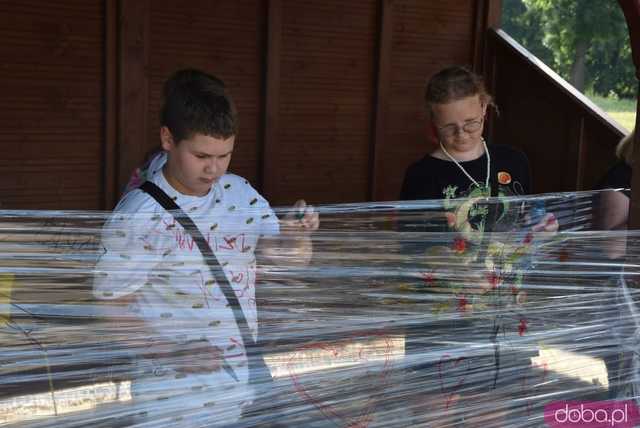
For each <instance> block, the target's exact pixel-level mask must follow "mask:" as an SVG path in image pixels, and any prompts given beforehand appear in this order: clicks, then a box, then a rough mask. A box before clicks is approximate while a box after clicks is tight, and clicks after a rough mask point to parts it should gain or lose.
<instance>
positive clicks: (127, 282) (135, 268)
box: [94, 154, 279, 383]
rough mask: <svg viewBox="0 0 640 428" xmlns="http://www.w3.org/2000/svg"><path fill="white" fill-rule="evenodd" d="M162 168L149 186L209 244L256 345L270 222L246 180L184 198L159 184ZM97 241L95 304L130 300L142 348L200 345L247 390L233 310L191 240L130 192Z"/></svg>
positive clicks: (157, 164)
mask: <svg viewBox="0 0 640 428" xmlns="http://www.w3.org/2000/svg"><path fill="white" fill-rule="evenodd" d="M165 162H166V154H162V155H160V156H158V157H156V158H155V159H154V160H153V161H152V163H151V165H150V166H149V177H150V180H151V181H152V182H153V183H155V184H156V185H157V186H159V187H160V188H161V189H162V190H164V191H165V192H166V193H167V194H168V195H169V196H170V197H172V198H174V200H175V201H176V203H177V204H178V205H179V206H180V207H181V208H182V209H183V210H184V211H185V212H186V213H187V214H188V215H189V216H190V217H191V218H192V220H193V222H194V223H195V224H196V226H197V227H198V228H199V229H200V231H201V232H202V235H203V236H204V237H205V239H207V241H208V242H209V245H210V246H211V248H212V250H213V252H214V253H215V255H216V257H217V258H218V261H219V262H220V264H221V265H222V268H223V270H224V273H225V275H226V276H227V278H228V280H229V283H230V284H231V286H232V288H233V290H234V291H235V293H236V296H237V298H238V301H239V302H240V305H241V306H242V309H243V311H244V314H245V317H246V319H247V322H248V325H249V328H250V330H251V333H252V334H253V337H254V340H255V339H256V338H257V312H256V301H255V279H256V278H255V275H256V259H255V248H256V245H257V244H258V240H259V238H260V236H261V235H275V234H278V233H279V223H278V219H277V217H276V216H275V214H274V212H273V210H272V209H271V207H270V206H269V203H268V202H267V201H266V200H265V199H264V198H263V197H262V196H261V195H260V194H259V193H258V192H257V191H256V190H255V189H253V187H251V185H250V184H249V183H248V182H247V181H246V180H245V179H243V178H242V177H239V176H237V175H233V174H225V175H224V176H223V177H221V178H220V180H218V182H217V183H215V184H214V185H213V186H212V188H211V191H210V192H209V193H208V194H207V195H205V196H202V197H197V196H187V195H183V194H181V193H179V192H177V191H176V190H175V189H174V188H173V187H171V185H170V184H169V183H168V182H167V181H166V179H165V177H164V174H163V173H162V166H163V165H164V163H165ZM102 240H103V245H104V247H105V249H106V252H105V254H104V255H103V256H102V257H101V258H100V260H99V262H98V265H97V267H96V276H95V280H94V295H95V297H96V298H98V299H117V298H120V297H123V296H126V295H129V294H131V293H134V292H135V293H136V294H135V299H134V302H133V303H132V304H131V305H130V307H129V309H130V311H131V312H133V313H136V314H137V315H138V316H139V317H140V318H141V319H142V320H144V321H145V328H147V329H149V333H150V336H151V338H150V340H149V344H148V346H153V341H155V340H158V341H164V340H168V341H171V342H177V343H184V342H186V341H192V340H200V339H206V340H208V341H209V342H210V343H211V344H212V345H214V346H217V347H219V348H221V349H222V350H224V357H225V359H226V360H227V361H228V362H229V363H230V365H231V367H232V368H233V370H234V371H235V373H236V375H237V376H238V378H239V379H240V382H241V383H246V381H247V378H248V373H247V361H246V355H245V352H244V344H243V342H242V337H241V335H240V332H239V330H238V327H237V325H236V321H235V318H234V315H233V312H232V309H231V308H230V307H229V306H228V304H227V300H226V298H225V297H224V294H223V293H222V291H221V289H220V288H219V287H218V285H217V284H216V282H215V280H214V279H213V277H212V276H211V273H210V271H209V268H208V266H207V264H206V263H205V262H204V260H203V258H202V255H201V253H200V251H199V249H198V246H197V245H196V244H195V242H194V241H193V238H192V237H191V235H190V234H189V233H187V232H185V231H184V229H183V228H182V226H180V224H179V223H177V222H176V221H175V219H174V218H173V216H172V215H171V214H170V213H168V212H167V211H166V210H165V209H164V208H162V207H161V206H160V205H159V204H158V203H157V202H156V201H155V200H154V199H153V198H152V197H151V196H149V195H148V194H146V193H145V192H143V191H142V190H139V189H135V190H132V191H130V192H129V193H127V194H126V195H125V196H124V197H123V198H122V200H121V201H120V202H119V203H118V206H117V207H116V209H115V211H114V213H113V215H112V216H111V218H110V219H109V220H108V222H107V223H106V224H105V226H104V229H103V237H102ZM142 336H144V334H143V335H141V337H142ZM219 375H220V376H223V377H225V376H226V377H228V378H225V379H222V378H221V379H219V380H220V381H224V382H227V381H230V380H231V376H229V375H228V374H227V373H226V372H225V371H224V370H221V371H220V372H219ZM233 382H235V380H233Z"/></svg>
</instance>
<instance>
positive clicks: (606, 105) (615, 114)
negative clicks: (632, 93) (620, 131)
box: [586, 93, 636, 131]
mask: <svg viewBox="0 0 640 428" xmlns="http://www.w3.org/2000/svg"><path fill="white" fill-rule="evenodd" d="M586 95H587V97H589V99H590V100H591V101H593V102H594V103H595V104H596V105H597V106H598V107H600V108H601V109H602V110H604V111H605V112H607V114H608V115H609V116H611V118H612V119H613V120H615V121H616V122H618V123H619V124H620V125H622V126H623V127H624V128H626V129H627V130H628V131H631V130H632V129H633V127H634V125H635V123H636V100H634V99H617V98H613V97H603V96H600V95H595V94H593V93H588V94H586Z"/></svg>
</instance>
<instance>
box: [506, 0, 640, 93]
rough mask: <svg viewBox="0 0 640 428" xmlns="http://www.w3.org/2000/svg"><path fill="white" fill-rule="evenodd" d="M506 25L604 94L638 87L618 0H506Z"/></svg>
mask: <svg viewBox="0 0 640 428" xmlns="http://www.w3.org/2000/svg"><path fill="white" fill-rule="evenodd" d="M502 22H503V28H504V30H505V31H506V32H508V33H509V34H510V35H511V36H512V37H514V39H516V40H517V41H518V42H519V43H521V44H522V45H523V46H524V47H525V48H527V49H528V50H529V51H531V52H532V53H533V54H534V55H536V56H537V57H538V58H540V59H541V60H542V61H543V62H545V63H546V64H547V65H549V66H550V67H551V68H553V69H554V70H555V71H556V72H558V73H559V74H560V75H561V76H562V77H564V78H565V79H566V80H568V81H569V82H571V83H573V84H574V85H576V86H578V87H579V86H581V82H579V73H580V72H582V73H583V74H584V76H585V81H584V87H583V88H580V87H579V89H587V90H591V91H593V92H595V93H597V94H601V95H604V96H609V95H615V96H617V97H620V98H628V97H634V96H635V94H636V90H637V81H636V78H635V69H634V66H633V62H632V59H631V49H630V44H629V34H628V30H627V24H626V21H625V19H624V15H623V14H622V10H621V9H620V7H619V5H618V2H617V1H615V0H503V11H502Z"/></svg>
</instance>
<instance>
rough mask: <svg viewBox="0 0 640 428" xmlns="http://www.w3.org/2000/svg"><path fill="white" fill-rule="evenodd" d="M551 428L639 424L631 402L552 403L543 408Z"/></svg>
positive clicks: (628, 427)
mask: <svg viewBox="0 0 640 428" xmlns="http://www.w3.org/2000/svg"><path fill="white" fill-rule="evenodd" d="M544 421H545V422H546V424H547V426H549V427H552V428H578V427H580V428H605V427H607V428H632V427H634V426H636V425H637V424H638V423H640V411H639V409H638V407H637V406H636V404H635V402H633V401H554V402H553V403H550V404H547V405H546V406H545V407H544Z"/></svg>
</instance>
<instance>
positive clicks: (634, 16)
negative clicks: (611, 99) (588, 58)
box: [618, 0, 640, 229]
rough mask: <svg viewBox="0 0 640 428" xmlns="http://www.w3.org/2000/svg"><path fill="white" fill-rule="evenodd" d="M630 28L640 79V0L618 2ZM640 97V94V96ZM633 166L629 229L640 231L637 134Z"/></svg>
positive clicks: (638, 108) (639, 112)
mask: <svg viewBox="0 0 640 428" xmlns="http://www.w3.org/2000/svg"><path fill="white" fill-rule="evenodd" d="M618 3H619V4H620V7H621V8H622V11H623V12H624V16H625V18H626V19H627V26H628V27H629V38H630V40H631V55H632V57H633V63H634V65H635V67H636V77H637V78H638V79H640V0H618ZM638 96H640V93H639V94H638ZM638 96H637V97H636V126H635V129H636V130H637V131H638V130H640V128H639V127H638V126H639V125H640V104H639V103H638V102H637V98H638ZM633 164H634V165H635V166H636V167H635V172H634V173H632V176H631V206H630V208H629V229H640V174H638V173H637V168H638V165H640V136H639V135H638V132H635V138H634V140H633Z"/></svg>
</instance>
